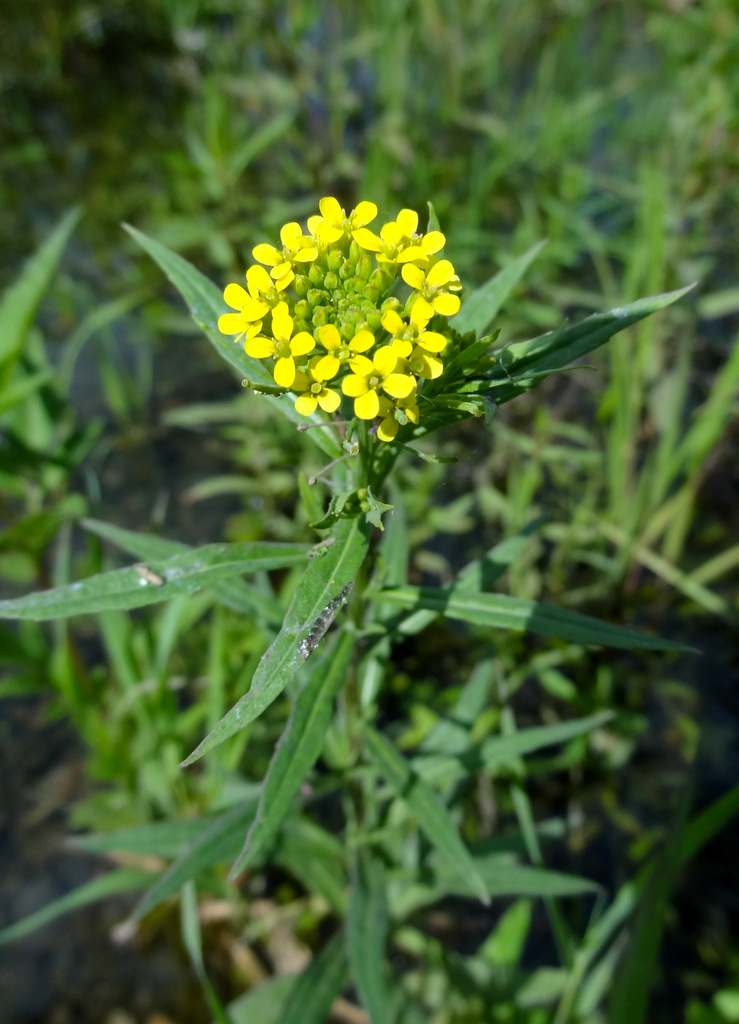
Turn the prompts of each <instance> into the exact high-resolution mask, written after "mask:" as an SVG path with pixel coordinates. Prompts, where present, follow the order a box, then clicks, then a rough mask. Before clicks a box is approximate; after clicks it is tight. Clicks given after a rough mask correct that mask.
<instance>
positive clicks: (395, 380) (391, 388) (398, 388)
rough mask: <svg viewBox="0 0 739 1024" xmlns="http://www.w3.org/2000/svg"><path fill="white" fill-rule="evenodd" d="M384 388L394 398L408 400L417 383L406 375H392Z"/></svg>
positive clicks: (383, 384) (385, 381)
mask: <svg viewBox="0 0 739 1024" xmlns="http://www.w3.org/2000/svg"><path fill="white" fill-rule="evenodd" d="M382 387H383V390H385V391H387V393H388V394H389V395H392V397H393V398H407V397H408V395H410V394H411V393H412V392H413V391H414V390H415V387H416V382H415V381H414V379H413V378H412V377H411V376H409V375H408V374H406V373H391V374H390V376H389V377H386V378H385V380H384V381H383V383H382Z"/></svg>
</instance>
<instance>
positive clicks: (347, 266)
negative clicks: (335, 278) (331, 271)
mask: <svg viewBox="0 0 739 1024" xmlns="http://www.w3.org/2000/svg"><path fill="white" fill-rule="evenodd" d="M355 266H356V264H354V263H352V262H351V260H345V261H344V262H343V263H342V265H341V266H340V267H339V277H340V278H341V280H342V281H346V280H347V278H349V277H354V270H355Z"/></svg>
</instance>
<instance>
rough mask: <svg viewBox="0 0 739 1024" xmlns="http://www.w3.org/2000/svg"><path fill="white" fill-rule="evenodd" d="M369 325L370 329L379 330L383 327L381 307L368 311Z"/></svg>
mask: <svg viewBox="0 0 739 1024" xmlns="http://www.w3.org/2000/svg"><path fill="white" fill-rule="evenodd" d="M367 327H368V328H369V330H370V331H377V330H379V328H380V327H382V313H381V312H380V311H379V309H373V310H372V311H371V312H369V313H367Z"/></svg>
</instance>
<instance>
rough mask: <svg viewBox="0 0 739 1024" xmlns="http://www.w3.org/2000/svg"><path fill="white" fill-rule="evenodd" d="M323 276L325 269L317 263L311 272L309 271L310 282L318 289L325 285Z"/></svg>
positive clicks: (313, 265)
mask: <svg viewBox="0 0 739 1024" xmlns="http://www.w3.org/2000/svg"><path fill="white" fill-rule="evenodd" d="M323 276H324V270H323V267H319V266H318V264H317V263H314V264H312V266H311V268H310V270H309V271H308V280H309V281H310V283H311V284H312V285H315V286H316V288H318V287H320V286H321V285H322V284H323Z"/></svg>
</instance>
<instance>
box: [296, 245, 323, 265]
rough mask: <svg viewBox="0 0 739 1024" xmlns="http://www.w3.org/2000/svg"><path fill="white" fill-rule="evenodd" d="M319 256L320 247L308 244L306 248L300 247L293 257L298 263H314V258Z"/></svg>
mask: <svg viewBox="0 0 739 1024" xmlns="http://www.w3.org/2000/svg"><path fill="white" fill-rule="evenodd" d="M317 258H318V249H316V247H315V245H311V246H308V247H307V248H305V249H298V251H297V252H296V253H294V254H293V259H294V260H295V262H296V263H312V262H313V260H315V259H317Z"/></svg>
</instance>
